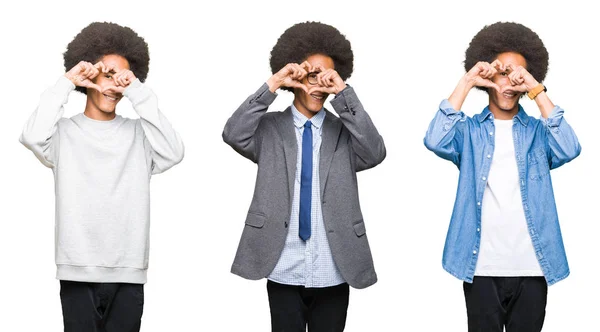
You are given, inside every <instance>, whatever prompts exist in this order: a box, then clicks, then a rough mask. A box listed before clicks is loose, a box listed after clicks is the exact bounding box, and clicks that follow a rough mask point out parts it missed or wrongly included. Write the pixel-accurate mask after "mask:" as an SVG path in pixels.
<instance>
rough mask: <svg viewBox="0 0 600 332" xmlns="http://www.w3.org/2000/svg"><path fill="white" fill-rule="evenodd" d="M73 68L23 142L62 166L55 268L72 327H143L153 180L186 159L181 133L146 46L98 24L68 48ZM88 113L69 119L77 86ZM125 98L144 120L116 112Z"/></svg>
mask: <svg viewBox="0 0 600 332" xmlns="http://www.w3.org/2000/svg"><path fill="white" fill-rule="evenodd" d="M64 59H65V67H66V70H67V72H66V74H64V75H63V76H61V77H60V78H59V80H58V81H57V82H56V84H55V85H54V86H52V87H50V88H49V89H48V90H46V91H45V92H44V93H43V94H42V96H41V99H40V103H39V106H38V108H37V110H36V111H35V112H34V113H33V114H32V115H31V117H30V118H29V120H28V121H27V123H26V124H25V128H24V129H23V134H22V135H21V139H20V141H21V143H23V144H24V145H25V146H26V147H27V148H29V149H30V150H31V151H33V153H34V154H35V156H36V157H37V158H38V159H39V160H40V161H41V162H42V163H43V164H44V165H45V166H47V167H49V168H51V169H52V171H53V172H54V181H55V186H56V190H55V192H56V234H55V235H56V253H55V257H56V266H57V274H56V275H57V279H59V280H60V285H61V289H60V297H61V302H62V310H63V320H64V328H65V329H64V330H65V331H113V332H114V331H139V329H140V324H141V317H142V310H143V304H144V292H143V284H144V283H145V282H146V271H147V268H148V243H149V242H148V236H149V227H150V177H151V175H153V174H158V173H161V172H164V171H165V170H167V169H169V168H171V167H172V166H174V165H175V164H177V163H179V162H180V161H181V159H182V158H183V152H184V148H183V143H182V141H181V138H180V137H179V134H178V133H177V132H176V131H175V130H173V128H172V127H171V124H170V123H169V121H167V119H166V118H165V117H164V116H163V114H162V113H161V112H160V111H159V110H158V104H157V100H156V96H155V95H154V93H153V92H152V90H150V88H148V87H147V86H146V85H144V84H143V83H142V82H143V81H144V80H145V79H146V76H147V75H148V63H149V54H148V45H147V44H146V42H145V41H144V39H142V38H141V37H140V36H138V35H137V34H136V33H135V32H134V31H133V30H131V29H130V28H127V27H122V26H119V25H117V24H114V23H99V22H96V23H92V24H90V25H89V26H87V27H86V28H84V29H83V30H82V31H81V32H80V33H79V34H78V35H77V36H76V37H75V39H73V41H72V42H71V43H70V44H69V45H68V46H67V51H66V52H65V53H64ZM73 90H77V91H79V92H81V93H84V94H86V95H87V101H86V105H85V110H84V112H83V113H79V114H77V115H75V116H73V117H71V118H63V117H62V115H63V111H64V108H63V105H64V104H66V103H67V100H68V97H69V94H70V93H71V91H73ZM123 97H127V98H128V99H129V100H130V101H131V103H132V105H133V108H134V110H135V111H136V112H137V113H138V114H139V116H140V118H139V119H128V118H123V117H121V116H119V115H117V114H116V113H115V110H116V106H117V104H118V103H119V101H120V100H121V99H122V98H123Z"/></svg>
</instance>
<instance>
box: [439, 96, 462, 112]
mask: <svg viewBox="0 0 600 332" xmlns="http://www.w3.org/2000/svg"><path fill="white" fill-rule="evenodd" d="M440 111H442V112H443V113H444V114H446V115H451V114H456V113H459V112H460V111H457V110H455V109H454V107H453V106H452V104H450V101H448V99H444V100H442V102H441V103H440Z"/></svg>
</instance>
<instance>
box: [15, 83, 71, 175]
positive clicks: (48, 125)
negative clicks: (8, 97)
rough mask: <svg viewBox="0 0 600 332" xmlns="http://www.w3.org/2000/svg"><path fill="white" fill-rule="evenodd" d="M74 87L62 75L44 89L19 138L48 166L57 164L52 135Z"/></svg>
mask: <svg viewBox="0 0 600 332" xmlns="http://www.w3.org/2000/svg"><path fill="white" fill-rule="evenodd" d="M74 89H75V86H74V85H73V83H71V81H69V80H68V79H67V78H65V77H62V76H61V77H60V78H59V79H58V81H57V82H56V84H55V85H54V86H52V87H50V88H48V89H47V90H46V91H44V93H43V94H42V96H41V98H40V103H39V105H38V107H37V109H36V110H35V112H33V114H32V115H31V116H30V117H29V120H27V122H26V123H25V126H24V128H23V132H22V134H21V137H20V138H19V141H20V142H21V143H22V144H23V145H25V146H26V147H27V148H28V149H30V150H31V151H33V153H34V154H35V155H36V157H37V158H38V159H39V160H40V161H41V162H42V163H43V164H44V165H46V166H48V167H53V166H54V164H55V158H54V156H53V154H54V151H53V147H52V137H53V135H55V133H56V130H57V123H58V121H59V120H60V118H61V117H62V115H63V113H64V108H63V105H64V104H66V103H67V101H68V98H69V94H70V93H71V91H73V90H74Z"/></svg>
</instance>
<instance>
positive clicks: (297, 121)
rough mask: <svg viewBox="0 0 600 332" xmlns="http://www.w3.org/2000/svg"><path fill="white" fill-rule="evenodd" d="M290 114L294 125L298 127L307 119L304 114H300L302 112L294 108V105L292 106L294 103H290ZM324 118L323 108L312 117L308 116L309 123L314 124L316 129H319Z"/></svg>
mask: <svg viewBox="0 0 600 332" xmlns="http://www.w3.org/2000/svg"><path fill="white" fill-rule="evenodd" d="M292 115H293V117H294V126H296V127H298V128H302V127H303V126H304V123H305V122H306V121H308V120H309V119H308V118H307V117H306V116H304V114H302V113H300V111H298V109H297V108H296V106H294V104H292ZM324 120H325V111H324V110H323V109H321V110H320V111H319V112H318V113H317V114H315V115H313V117H312V118H310V123H311V124H312V125H313V126H315V127H316V128H317V129H319V128H321V126H322V125H323V121H324Z"/></svg>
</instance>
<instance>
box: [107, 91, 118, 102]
mask: <svg viewBox="0 0 600 332" xmlns="http://www.w3.org/2000/svg"><path fill="white" fill-rule="evenodd" d="M103 95H104V97H105V98H106V99H108V100H109V101H112V102H116V101H118V100H119V97H117V96H115V95H110V94H105V93H103Z"/></svg>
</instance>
